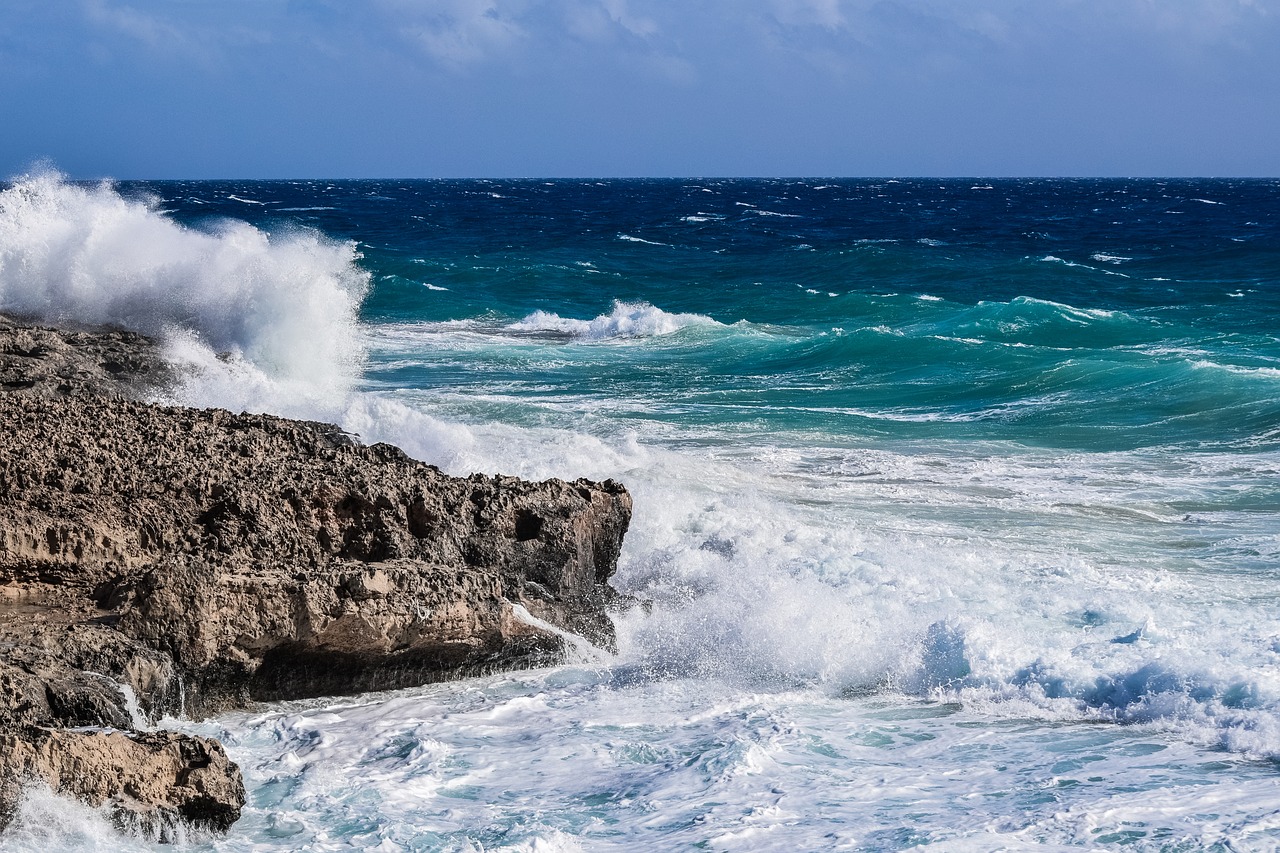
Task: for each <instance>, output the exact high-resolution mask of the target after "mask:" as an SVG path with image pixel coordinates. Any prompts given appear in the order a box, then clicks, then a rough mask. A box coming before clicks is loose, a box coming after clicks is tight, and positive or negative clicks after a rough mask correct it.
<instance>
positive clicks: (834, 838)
mask: <svg viewBox="0 0 1280 853" xmlns="http://www.w3.org/2000/svg"><path fill="white" fill-rule="evenodd" d="M5 187H6V188H5V189H4V190H3V192H2V193H0V310H6V311H11V312H15V313H25V314H29V315H35V316H39V317H43V318H46V319H48V320H50V321H62V322H67V321H70V322H81V323H100V322H110V323H115V324H119V325H123V326H127V327H130V328H134V329H137V330H139V331H143V332H148V333H152V334H156V335H159V336H161V337H163V338H164V340H165V341H166V347H167V352H168V353H169V356H170V357H171V358H172V359H173V360H174V361H175V362H176V363H178V364H180V365H182V366H183V368H184V371H185V373H184V375H185V377H186V378H185V381H184V383H183V384H182V386H181V387H179V388H176V389H173V390H172V392H170V393H169V394H168V395H167V396H166V398H165V399H166V400H168V401H172V402H181V403H187V404H193V405H217V406H224V407H227V408H231V409H233V410H237V411H239V410H242V409H247V410H253V411H270V412H275V413H279V414H283V415H288V416H295V417H306V418H311V419H321V420H327V421H333V422H336V423H338V424H340V425H341V426H342V427H343V428H344V429H346V430H348V431H350V432H352V433H357V434H359V435H360V436H361V438H362V439H363V440H364V441H367V442H374V441H389V442H392V443H395V444H398V445H400V446H401V447H402V448H404V449H405V450H406V452H408V453H409V454H410V455H412V456H414V457H416V458H419V459H422V460H425V461H427V462H430V463H433V464H436V465H438V466H440V467H441V468H443V469H445V470H446V471H448V472H450V473H455V474H466V473H470V472H473V471H484V472H489V473H499V472H501V473H507V474H518V475H521V476H523V477H528V478H547V477H561V478H566V479H571V478H575V477H580V476H585V477H592V478H605V477H613V478H616V479H618V480H620V481H622V482H623V483H625V484H626V486H627V487H628V488H629V489H630V491H631V493H632V494H633V496H634V499H635V517H634V521H633V524H632V528H631V531H630V532H629V534H628V536H627V539H626V542H625V546H624V549H623V554H622V558H621V560H620V564H619V568H618V573H617V575H616V577H615V578H614V580H613V584H614V586H615V587H617V588H618V589H619V590H621V591H622V592H625V593H627V594H628V595H631V596H635V597H637V598H639V599H642V600H645V601H647V602H651V607H649V608H648V609H647V612H646V609H645V608H634V609H632V610H631V611H629V612H626V613H621V614H618V615H617V617H616V622H617V629H618V639H619V650H618V652H617V654H610V653H607V652H604V651H601V650H594V649H591V648H589V647H583V648H582V649H580V650H579V651H578V652H576V653H575V657H574V659H573V660H570V661H567V662H566V663H565V664H564V665H563V666H560V667H556V668H553V669H548V670H539V671H528V672H517V673H509V674H504V675H496V676H492V677H487V678H480V679H474V680H470V681H463V682H457V683H451V684H441V685H433V686H429V687H423V688H418V689H413V690H406V691H400V692H395V693H387V694H378V695H367V696H357V697H345V698H336V699H323V700H315V701H307V702H294V703H284V704H277V705H269V706H264V707H262V708H258V709H255V710H253V711H250V712H244V713H238V714H230V715H227V716H223V717H218V718H215V719H210V720H205V721H189V720H180V721H179V720H168V721H165V724H166V725H170V726H174V727H178V728H182V729H185V730H188V731H192V732H197V733H200V734H206V735H212V736H216V737H219V738H221V739H222V740H223V741H224V743H225V744H226V745H227V748H228V751H229V752H230V754H231V756H232V757H233V759H234V760H236V761H237V762H239V764H240V766H241V768H242V770H243V771H244V774H245V780H246V784H247V787H248V789H249V803H248V806H247V808H246V810H245V814H244V817H243V818H242V820H241V821H240V823H239V824H237V825H236V827H235V828H234V829H233V831H232V833H231V834H230V835H229V836H228V837H226V838H213V839H210V838H200V837H193V838H190V839H188V840H187V842H185V843H184V844H182V845H179V848H178V849H185V850H193V851H284V850H312V851H338V850H379V851H401V850H415V851H435V850H448V851H596V850H600V851H654V850H712V851H825V850H870V851H892V850H936V851H996V850H1078V849H1089V850H1106V849H1122V850H1129V851H1157V850H1158V851H1192V850H1220V851H1238V850H1274V849H1280V765H1278V764H1277V759H1280V607H1278V606H1277V596H1276V592H1277V584H1278V583H1280V181H1276V180H1167V181H1164V180H1160V181H1157V180H1057V179H1052V180H1051V179H1043V180H979V181H974V180H936V179H928V180H926V179H910V180H908V179H902V180H849V179H824V180H781V179H779V180H747V179H741V180H719V179H717V180H693V179H680V180H606V181H583V180H545V181H544V180H519V181H517V180H490V181H484V180H465V181H464V180H458V181H279V182H255V181H187V182H120V183H115V184H76V183H71V182H68V181H66V180H64V179H62V178H60V177H58V176H57V175H52V174H40V175H33V176H28V177H22V178H18V179H15V181H13V182H11V183H10V184H7V185H5ZM5 843H6V844H8V845H10V846H9V847H7V848H6V849H14V850H32V851H36V850H38V851H41V852H42V853H48V851H53V850H116V849H130V850H151V849H153V848H152V847H151V846H150V845H148V844H147V843H145V842H143V841H140V840H130V841H127V842H122V841H121V840H120V838H119V837H118V836H116V835H114V834H113V832H112V830H111V829H110V828H109V826H108V824H107V823H106V821H105V819H104V818H103V817H102V816H101V815H99V814H98V813H96V812H94V811H92V810H90V809H88V808H87V807H81V806H78V805H74V804H68V803H66V802H63V801H60V800H55V799H53V798H51V797H49V796H47V795H42V794H40V793H38V792H35V793H33V794H32V795H31V796H30V798H29V799H28V800H27V802H26V804H25V805H24V807H23V810H22V813H21V815H20V816H19V818H18V821H17V823H16V824H15V826H14V827H13V829H12V830H11V834H10V835H9V837H8V838H6V839H5ZM156 849H158V848H156Z"/></svg>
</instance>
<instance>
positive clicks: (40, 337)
mask: <svg viewBox="0 0 1280 853" xmlns="http://www.w3.org/2000/svg"><path fill="white" fill-rule="evenodd" d="M173 378H174V377H173V372H172V369H171V368H170V367H169V365H168V364H167V363H166V362H165V360H164V359H163V358H162V357H161V354H160V350H159V348H158V347H157V346H156V344H155V342H154V341H152V340H151V339H150V338H147V337H146V336H144V335H139V334H136V333H134V332H126V331H123V330H116V329H111V330H101V329H97V330H88V329H82V330H76V329H50V328H45V327H42V326H37V325H33V324H27V323H22V322H19V321H15V320H13V319H11V318H9V317H6V316H4V315H3V314H0V390H3V391H7V392H10V393H23V394H32V395H37V396H45V397H82V396H101V395H104V394H105V395H117V394H121V395H125V396H138V395H140V394H144V393H146V392H148V391H150V390H152V389H154V388H158V387H162V386H164V385H167V384H169V383H170V382H172V380H173Z"/></svg>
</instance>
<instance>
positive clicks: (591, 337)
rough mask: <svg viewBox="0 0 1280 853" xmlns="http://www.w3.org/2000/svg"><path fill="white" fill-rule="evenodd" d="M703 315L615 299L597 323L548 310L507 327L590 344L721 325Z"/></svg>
mask: <svg viewBox="0 0 1280 853" xmlns="http://www.w3.org/2000/svg"><path fill="white" fill-rule="evenodd" d="M718 325H720V323H718V322H716V321H715V320H713V319H711V318H710V317H707V316H705V315H703V314H670V313H668V312H666V311H663V310H662V309H661V308H655V307H654V306H652V305H650V304H649V303H647V302H622V301H619V300H615V301H614V303H613V311H611V312H610V313H608V314H601V315H600V316H599V317H596V318H595V319H594V320H575V319H573V318H571V317H561V316H560V315H559V314H553V313H551V312H549V311H534V312H533V313H532V314H530V315H529V316H527V317H525V318H524V319H523V320H520V321H519V322H516V323H512V324H511V325H509V326H507V328H508V329H509V330H511V331H516V332H554V333H558V334H561V335H567V336H569V337H573V338H579V339H582V340H588V341H599V340H605V339H608V338H648V337H655V336H658V335H669V334H671V333H672V332H678V331H679V330H681V329H683V328H686V327H688V326H718Z"/></svg>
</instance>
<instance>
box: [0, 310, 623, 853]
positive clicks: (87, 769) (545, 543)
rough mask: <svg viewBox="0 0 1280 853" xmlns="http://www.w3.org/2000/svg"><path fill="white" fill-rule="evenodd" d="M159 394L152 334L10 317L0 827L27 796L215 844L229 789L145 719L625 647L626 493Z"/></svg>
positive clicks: (1, 477) (210, 763)
mask: <svg viewBox="0 0 1280 853" xmlns="http://www.w3.org/2000/svg"><path fill="white" fill-rule="evenodd" d="M168 381H172V374H171V372H170V371H169V369H168V367H167V365H165V364H164V362H163V360H162V359H161V358H160V356H159V352H158V349H157V345H156V343H155V342H154V341H153V340H151V339H149V338H147V337H145V336H142V335H137V334H134V333H130V332H123V331H117V330H83V329H77V330H56V329H51V328H47V327H43V326H39V325H35V324H30V323H26V322H23V321H18V320H14V319H12V318H7V317H3V316H0V387H2V388H3V390H2V391H0V426H2V427H3V429H4V431H5V434H6V435H7V436H8V440H7V442H6V443H5V445H4V446H3V447H0V496H2V497H3V500H0V742H2V743H3V744H4V746H5V748H4V749H3V750H2V751H0V824H3V823H4V822H7V820H8V819H9V818H11V816H12V813H13V810H14V808H15V806H16V804H17V802H18V801H19V798H20V796H21V788H22V785H23V784H26V783H27V782H28V781H30V780H35V781H38V782H43V783H44V784H47V785H48V786H49V787H50V788H51V789H53V790H54V791H56V792H58V793H61V794H65V795H68V796H72V797H75V798H77V799H81V800H83V801H85V802H88V803H90V804H91V805H94V806H106V807H107V808H108V810H109V811H110V812H111V813H112V815H113V819H114V820H115V822H116V823H117V824H118V825H120V826H121V827H123V828H126V829H132V830H138V831H141V832H143V833H144V834H146V835H148V836H151V837H154V838H158V839H160V840H165V839H167V838H171V837H173V827H174V826H176V825H178V824H179V823H185V824H189V825H191V826H193V827H197V828H201V829H209V830H214V831H226V830H227V829H229V828H230V826H231V825H232V824H233V823H234V822H235V820H236V819H237V818H238V816H239V812H240V807H241V806H242V805H243V802H244V788H243V783H242V781H241V779H240V774H239V769H238V768H237V767H236V766H235V764H234V763H232V762H231V761H230V760H229V759H227V757H226V755H225V752H224V751H223V750H222V747H221V745H220V744H218V743H217V742H216V741H212V740H209V739H205V738H197V737H193V736H189V735H185V734H177V733H173V732H155V731H147V730H146V729H148V728H149V726H150V723H151V721H154V720H156V719H158V718H160V717H162V716H164V715H165V714H184V715H189V716H194V715H199V714H207V713H214V712H218V711H224V710H231V709H236V708H244V707H249V706H251V705H252V704H253V703H255V702H259V701H270V700H277V699H295V698H308V697H313V696H320V695H344V694H352V693H359V692H365V691H369V690H383V689H394V688H398V687H408V686H414V685H418V684H423V683H428V682H431V681H440V680H448V679H452V678H456V677H460V676H464V675H471V674H476V673H478V672H494V671H501V670H507V669H516V668H524V667H530V666H539V665H544V664H547V663H552V662H555V661H556V660H558V659H559V658H560V657H561V656H562V654H563V652H564V650H565V639H564V632H571V633H573V634H576V635H579V636H582V637H584V638H586V639H587V640H589V641H590V642H592V643H594V644H596V645H600V646H604V647H611V646H612V644H613V642H614V638H613V627H612V623H611V622H610V620H609V617H608V615H607V609H608V608H609V607H610V606H612V605H613V604H615V603H616V599H617V594H616V593H615V592H614V591H613V590H612V588H610V587H609V586H608V578H609V577H610V575H612V573H613V572H614V571H615V569H616V565H617V558H618V553H619V551H620V549H621V544H622V539H623V536H624V534H625V532H626V529H627V526H628V524H629V522H630V515H631V499H630V496H629V495H628V493H627V492H626V490H625V488H624V487H622V486H621V484H618V483H616V482H613V481H605V482H603V483H595V482H591V481H587V480H577V481H574V482H572V483H567V482H564V481H560V480H549V481H545V482H542V483H530V482H527V481H523V480H519V479H517V478H514V477H503V476H493V477H490V476H484V475H479V474H476V475H472V476H470V477H466V478H458V477H450V476H447V475H444V474H442V473H441V472H440V471H439V470H438V469H436V468H434V467H433V466H430V465H426V464H424V463H420V462H416V461H414V460H412V459H410V458H409V457H407V456H406V455H405V454H404V453H403V452H401V451H400V450H399V449H398V448H395V447H392V446H390V445H385V444H375V445H371V446H365V445H362V444H360V443H359V442H358V441H356V440H353V439H352V438H351V437H350V436H348V435H346V434H345V433H343V432H342V431H341V430H339V429H338V428H337V427H334V426H331V425H327V424H318V423H311V422H304V421H293V420H288V419H285V418H278V417H274V416H269V415H250V414H240V415H235V414H232V413H230V412H226V411H223V410H217V409H190V408H177V407H169V406H160V405H155V404H151V403H146V402H142V401H141V400H140V399H139V398H140V397H142V396H144V395H145V394H146V393H147V392H148V391H154V390H156V389H158V388H160V387H162V386H163V385H164V383H166V382H168ZM126 688H127V689H126ZM86 727H89V729H88V730H86ZM77 729H79V730H77ZM139 774H141V776H139ZM135 777H137V778H145V780H146V782H147V784H141V783H138V782H137V781H136V779H135ZM130 780H134V781H130Z"/></svg>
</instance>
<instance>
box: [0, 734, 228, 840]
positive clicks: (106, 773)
mask: <svg viewBox="0 0 1280 853" xmlns="http://www.w3.org/2000/svg"><path fill="white" fill-rule="evenodd" d="M32 782H35V783H44V784H46V785H48V786H49V788H50V789H52V790H53V791H56V792H58V793H60V794H67V795H69V796H72V797H75V798H76V799H78V800H82V801H84V802H86V803H88V804H89V805H91V806H103V805H107V806H109V807H110V810H111V813H112V817H113V818H114V820H115V822H116V823H117V824H118V825H119V826H121V827H122V828H124V829H128V830H132V831H136V832H141V833H142V834H143V835H145V836H149V837H152V838H156V839H157V840H160V841H172V840H174V837H173V836H174V834H175V829H176V828H177V824H178V822H179V821H181V822H183V823H186V824H188V825H190V826H192V827H195V828H197V829H204V830H213V831H218V832H225V831H227V830H228V829H229V828H230V827H231V825H232V824H233V823H235V822H236V820H238V819H239V817H240V809H241V807H242V806H243V805H244V782H243V780H242V779H241V777H240V770H239V768H237V767H236V766H235V765H234V764H233V763H231V761H230V760H229V759H228V758H227V754H226V752H225V751H224V750H223V749H222V744H220V743H218V742H217V741H215V740H210V739H208V738H202V737H194V736H192V735H186V734H180V733H178V732H135V733H125V732H121V731H93V732H86V731H67V730H65V729H64V730H53V729H42V728H32V727H28V728H25V729H20V730H17V731H0V823H3V822H4V821H5V815H6V814H11V813H12V810H13V806H14V805H15V803H16V800H17V798H18V797H19V796H20V795H21V790H22V786H23V785H25V784H29V783H32Z"/></svg>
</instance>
